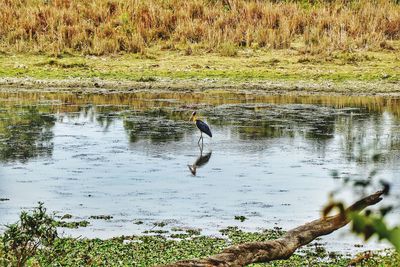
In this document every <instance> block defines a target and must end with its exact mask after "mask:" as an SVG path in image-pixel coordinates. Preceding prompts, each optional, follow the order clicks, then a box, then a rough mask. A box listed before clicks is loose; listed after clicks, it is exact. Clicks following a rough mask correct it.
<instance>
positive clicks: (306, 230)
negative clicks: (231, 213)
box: [164, 191, 384, 267]
mask: <svg viewBox="0 0 400 267" xmlns="http://www.w3.org/2000/svg"><path fill="white" fill-rule="evenodd" d="M383 193H384V192H383V191H378V192H376V193H374V194H372V195H370V196H367V197H365V198H363V199H361V200H359V201H357V202H355V203H354V204H353V205H351V206H350V207H348V208H347V209H346V210H345V211H344V212H341V213H339V214H337V215H335V216H329V217H324V218H321V219H318V220H315V221H312V222H309V223H306V224H304V225H302V226H299V227H297V228H294V229H292V230H290V231H288V232H287V233H286V234H285V235H284V236H283V237H281V238H278V239H275V240H270V241H266V242H250V243H243V244H240V245H235V246H231V247H228V248H226V249H225V250H223V251H222V252H221V253H219V254H216V255H213V256H210V257H208V258H205V259H193V260H183V261H178V262H175V263H172V264H168V265H164V266H166V267H171V266H178V267H179V266H180V267H183V266H185V267H212V266H218V267H225V266H245V265H248V264H251V263H261V262H269V261H274V260H282V259H288V258H289V257H290V256H291V255H293V253H294V252H295V251H296V249H298V248H299V247H302V246H304V245H306V244H308V243H310V242H311V241H313V240H314V239H316V238H317V237H319V236H323V235H328V234H330V233H332V232H333V231H336V230H337V229H339V228H342V227H343V226H345V225H346V224H348V223H349V222H350V221H351V219H350V217H349V216H347V215H348V214H350V213H354V212H360V211H362V210H363V209H364V208H366V207H368V206H371V205H375V204H376V203H378V202H379V201H381V200H382V198H381V196H382V194H383Z"/></svg>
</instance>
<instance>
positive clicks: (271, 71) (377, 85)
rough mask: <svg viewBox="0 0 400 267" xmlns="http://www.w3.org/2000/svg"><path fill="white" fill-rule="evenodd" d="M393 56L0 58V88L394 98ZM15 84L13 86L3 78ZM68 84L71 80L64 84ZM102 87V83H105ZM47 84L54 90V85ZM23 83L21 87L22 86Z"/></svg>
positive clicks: (284, 53)
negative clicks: (226, 90)
mask: <svg viewBox="0 0 400 267" xmlns="http://www.w3.org/2000/svg"><path fill="white" fill-rule="evenodd" d="M399 66H400V58H399V55H398V54H397V53H395V52H383V51H380V52H365V51H364V52H353V53H347V52H335V53H333V54H332V55H330V56H324V57H322V56H320V55H315V56H313V55H303V54H301V53H298V52H296V51H293V50H276V51H268V50H267V51H266V50H253V49H242V50H240V51H239V53H238V54H237V55H236V56H234V57H222V56H220V55H219V54H209V53H207V54H198V55H189V56H188V55H185V54H184V53H182V52H178V51H161V50H159V49H157V48H154V49H152V50H149V51H148V52H147V53H146V54H145V55H137V54H126V55H114V56H101V57H98V56H77V55H68V54H66V55H63V56H58V57H53V56H48V55H33V54H16V55H14V54H3V55H0V78H2V80H0V83H1V84H2V85H3V86H4V85H9V84H11V85H13V84H14V85H16V86H20V85H23V84H24V81H25V80H24V79H28V80H29V79H33V80H44V81H41V82H40V83H38V84H37V85H42V86H46V85H49V84H46V82H45V81H46V80H47V81H48V80H59V82H58V83H57V82H54V81H53V84H52V83H50V86H51V85H54V86H59V87H68V86H71V87H103V86H104V87H108V88H114V89H115V88H118V87H131V88H136V87H141V86H147V87H149V88H150V87H153V88H168V87H171V86H172V87H174V86H175V87H177V88H180V89H188V88H191V87H193V88H197V89H199V88H202V87H204V88H214V87H215V88H217V87H236V88H239V89H251V88H252V87H254V88H260V89H265V90H272V89H282V90H298V89H300V91H304V92H307V91H311V92H313V91H316V92H318V91H326V92H347V93H364V94H374V93H396V92H397V93H398V92H399V91H400V87H399V85H398V82H399V81H400V67H399ZM5 78H15V79H16V80H12V79H11V80H6V79H5ZM71 81H72V82H71ZM107 82H110V84H108V85H107ZM54 83H55V84H54ZM28 85H29V84H28Z"/></svg>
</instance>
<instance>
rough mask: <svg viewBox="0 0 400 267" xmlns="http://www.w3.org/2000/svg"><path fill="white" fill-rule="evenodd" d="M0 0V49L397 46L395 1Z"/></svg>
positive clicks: (399, 12) (399, 31) (399, 17)
mask: <svg viewBox="0 0 400 267" xmlns="http://www.w3.org/2000/svg"><path fill="white" fill-rule="evenodd" d="M310 2H313V4H310V3H309V1H277V0H275V1H262V0H258V1H257V0H191V1H187V0H87V1H86V0H2V1H0V10H1V12H0V25H1V26H0V49H1V50H2V51H3V52H46V53H53V54H58V53H64V52H70V53H82V54H96V55H102V54H114V53H120V52H124V53H126V52H133V53H138V52H143V51H145V49H146V48H148V47H154V46H158V47H159V48H160V49H166V50H174V49H182V50H184V51H186V53H187V54H191V53H194V52H196V51H202V52H209V51H213V52H220V53H221V54H222V55H228V56H229V55H235V54H236V52H235V49H237V48H239V47H250V48H255V49H257V48H267V49H282V48H293V49H297V50H299V51H301V52H307V53H315V54H319V53H321V52H323V53H330V52H332V51H335V50H346V51H351V50H358V49H367V50H379V49H396V48H393V47H392V46H391V40H398V39H400V5H399V4H396V3H395V2H396V1H394V0H392V1H390V0H353V1H350V0H341V1H339V0H336V1H335V0H330V1H328V0H327V1H322V0H321V1H310Z"/></svg>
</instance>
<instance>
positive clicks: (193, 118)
mask: <svg viewBox="0 0 400 267" xmlns="http://www.w3.org/2000/svg"><path fill="white" fill-rule="evenodd" d="M190 121H194V122H196V126H197V128H199V130H200V138H199V141H198V142H197V143H198V144H200V140H201V144H202V145H203V133H205V134H206V135H208V136H209V137H212V133H211V130H210V127H208V125H207V124H206V123H205V122H204V121H202V120H199V119H198V118H197V116H196V111H193V113H192V116H191V117H190ZM202 149H203V148H201V150H202Z"/></svg>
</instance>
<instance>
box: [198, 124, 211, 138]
mask: <svg viewBox="0 0 400 267" xmlns="http://www.w3.org/2000/svg"><path fill="white" fill-rule="evenodd" d="M196 126H197V128H199V129H200V131H202V132H203V133H205V134H207V135H208V136H209V137H212V133H211V130H210V127H208V125H207V124H206V123H205V122H204V121H201V120H196Z"/></svg>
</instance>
